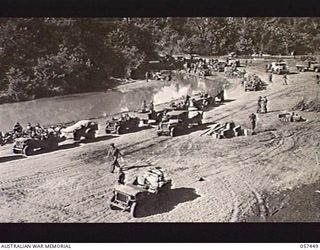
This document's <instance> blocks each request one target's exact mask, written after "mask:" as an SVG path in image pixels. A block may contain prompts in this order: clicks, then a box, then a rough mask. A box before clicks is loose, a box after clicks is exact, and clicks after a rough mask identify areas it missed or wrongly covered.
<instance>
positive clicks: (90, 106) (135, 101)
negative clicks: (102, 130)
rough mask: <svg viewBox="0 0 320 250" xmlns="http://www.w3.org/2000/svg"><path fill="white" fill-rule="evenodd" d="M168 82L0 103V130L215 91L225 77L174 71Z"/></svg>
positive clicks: (80, 118)
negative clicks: (198, 76)
mask: <svg viewBox="0 0 320 250" xmlns="http://www.w3.org/2000/svg"><path fill="white" fill-rule="evenodd" d="M176 78H177V79H176V80H175V81H172V82H165V83H163V82H162V83H160V84H159V86H157V87H143V88H138V89H134V90H131V91H129V92H120V91H117V90H110V91H105V92H94V93H86V94H75V95H67V96H62V97H53V98H42V99H38V100H33V101H27V102H19V103H7V104H2V105H0V130H1V131H8V130H11V129H12V127H13V124H14V123H15V122H17V121H18V122H20V124H21V125H22V126H26V124H27V122H31V123H32V124H35V123H37V122H39V123H40V124H43V125H49V124H56V123H63V122H70V121H78V120H82V119H88V118H96V117H103V116H107V115H110V114H116V113H120V112H123V111H128V110H137V109H139V108H141V104H142V102H143V100H146V101H147V103H148V102H150V101H151V100H153V102H154V104H155V105H157V104H160V103H164V102H168V101H171V100H173V99H177V98H180V97H182V96H185V95H187V94H188V95H193V94H196V93H199V92H200V91H208V92H210V93H211V94H215V93H216V92H217V91H219V90H220V89H221V88H222V87H223V86H224V85H225V84H228V83H227V81H226V80H225V79H223V78H221V77H219V76H214V77H212V79H213V80H205V81H203V80H202V81H199V80H197V79H196V78H194V77H193V76H185V75H178V76H177V77H176Z"/></svg>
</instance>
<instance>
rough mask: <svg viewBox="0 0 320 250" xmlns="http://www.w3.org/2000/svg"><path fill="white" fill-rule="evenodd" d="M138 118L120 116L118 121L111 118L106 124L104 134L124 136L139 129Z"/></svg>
mask: <svg viewBox="0 0 320 250" xmlns="http://www.w3.org/2000/svg"><path fill="white" fill-rule="evenodd" d="M139 122H140V119H139V118H138V117H130V116H122V117H120V118H119V119H115V118H112V119H111V120H108V121H107V122H106V129H105V132H106V134H118V135H120V134H125V133H129V132H132V131H137V130H138V129H139Z"/></svg>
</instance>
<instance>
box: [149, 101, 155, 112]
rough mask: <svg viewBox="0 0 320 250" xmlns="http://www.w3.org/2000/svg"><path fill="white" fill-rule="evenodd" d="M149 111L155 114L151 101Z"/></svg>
mask: <svg viewBox="0 0 320 250" xmlns="http://www.w3.org/2000/svg"><path fill="white" fill-rule="evenodd" d="M149 111H150V112H153V111H154V104H153V101H151V102H150V104H149Z"/></svg>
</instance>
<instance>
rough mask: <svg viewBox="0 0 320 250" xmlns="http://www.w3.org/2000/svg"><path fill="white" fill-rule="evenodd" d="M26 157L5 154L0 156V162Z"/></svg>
mask: <svg viewBox="0 0 320 250" xmlns="http://www.w3.org/2000/svg"><path fill="white" fill-rule="evenodd" d="M24 158H27V157H26V156H24V155H6V156H1V157H0V163H2V162H7V161H14V160H19V159H24Z"/></svg>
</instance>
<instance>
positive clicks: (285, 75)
mask: <svg viewBox="0 0 320 250" xmlns="http://www.w3.org/2000/svg"><path fill="white" fill-rule="evenodd" d="M283 85H288V77H287V74H284V75H283Z"/></svg>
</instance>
